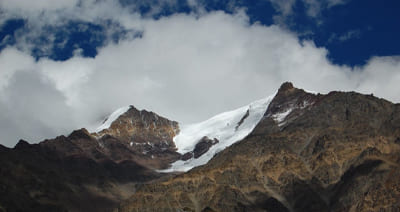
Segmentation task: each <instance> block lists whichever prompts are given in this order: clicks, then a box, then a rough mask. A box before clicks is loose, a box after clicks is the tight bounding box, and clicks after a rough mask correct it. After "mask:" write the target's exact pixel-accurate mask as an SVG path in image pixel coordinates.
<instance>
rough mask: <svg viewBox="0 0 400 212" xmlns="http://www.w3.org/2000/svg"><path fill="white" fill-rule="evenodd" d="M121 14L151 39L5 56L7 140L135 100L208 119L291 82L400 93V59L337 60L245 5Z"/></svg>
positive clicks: (2, 102) (2, 98)
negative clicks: (232, 9)
mask: <svg viewBox="0 0 400 212" xmlns="http://www.w3.org/2000/svg"><path fill="white" fill-rule="evenodd" d="M114 9H115V8H114ZM114 9H113V8H111V7H110V10H111V11H112V10H114ZM100 10H102V9H100ZM116 11H118V9H115V11H114V12H115V16H114V19H113V20H118V23H120V24H121V25H124V26H126V27H127V29H137V28H138V27H139V28H140V29H141V30H142V31H143V36H142V37H141V38H137V39H126V40H124V41H121V42H120V43H118V44H115V43H109V44H108V45H107V46H105V47H103V48H101V49H99V53H98V55H97V56H96V57H95V58H82V57H81V56H79V55H76V56H74V57H73V58H71V59H69V60H67V61H64V62H55V61H51V60H49V59H41V60H39V61H35V60H34V59H33V58H32V57H31V56H30V55H29V53H26V52H23V51H18V50H15V49H7V50H4V51H2V52H1V53H0V67H1V70H0V94H1V95H0V110H1V111H2V113H1V115H0V133H1V134H3V135H7V137H5V138H3V139H4V140H2V141H1V142H2V143H3V144H7V145H9V146H11V145H13V144H15V143H16V141H17V140H18V138H20V137H23V138H25V139H28V140H29V141H30V142H37V141H39V140H41V139H44V138H48V137H52V136H56V135H59V134H61V133H63V134H67V133H69V132H70V131H71V130H73V129H76V128H80V127H83V126H90V124H93V123H94V122H96V121H100V119H101V118H102V117H104V116H105V115H106V114H107V113H110V112H111V111H112V110H114V109H116V108H118V107H121V106H124V105H128V104H133V105H135V106H137V107H139V108H144V109H148V110H153V111H155V112H157V113H159V114H161V115H164V116H166V117H168V118H171V119H174V120H177V121H182V122H186V123H187V122H194V121H201V120H204V119H206V118H208V117H210V116H212V115H215V114H217V113H220V112H223V111H226V110H229V109H234V108H236V107H239V106H242V105H245V104H247V103H249V102H251V101H253V100H256V99H259V98H263V97H265V96H268V95H270V94H272V93H274V92H275V91H276V89H277V88H278V87H279V85H280V84H281V83H282V82H284V81H292V82H294V84H295V85H296V86H298V87H301V88H305V89H307V90H314V91H317V92H328V91H330V90H357V91H361V92H365V93H374V94H375V95H376V96H380V97H385V98H388V99H390V100H392V101H396V102H398V101H399V100H400V95H399V94H398V92H397V91H398V90H399V89H398V83H397V82H398V81H399V80H400V63H399V60H398V58H396V57H386V58H382V57H381V58H373V59H371V60H370V61H369V63H368V64H367V65H365V66H364V67H358V68H356V69H354V70H352V69H351V68H349V67H346V66H337V65H333V64H331V63H330V62H329V60H328V59H327V57H326V56H327V53H328V52H327V50H326V49H324V48H317V47H316V46H315V45H314V44H313V42H311V41H308V42H304V43H300V42H299V40H298V38H297V37H296V35H295V34H294V33H291V32H289V31H287V30H284V29H282V28H280V27H278V26H270V27H267V26H262V25H258V24H254V25H250V24H249V20H248V17H247V16H246V15H245V14H244V13H243V12H238V13H236V14H234V15H230V14H225V13H223V12H213V13H208V14H203V15H200V16H199V15H195V14H189V15H187V14H186V15H184V14H180V15H174V16H170V17H165V18H161V19H159V20H152V19H147V18H141V17H140V16H137V14H132V15H130V14H128V13H124V10H122V11H119V12H116ZM90 16H91V15H90ZM93 16H95V15H93ZM54 20H56V19H54Z"/></svg>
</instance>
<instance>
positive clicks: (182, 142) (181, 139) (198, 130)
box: [159, 95, 275, 172]
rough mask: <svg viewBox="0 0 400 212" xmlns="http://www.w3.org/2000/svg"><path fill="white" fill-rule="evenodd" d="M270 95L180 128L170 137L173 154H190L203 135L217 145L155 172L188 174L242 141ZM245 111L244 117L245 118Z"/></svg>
mask: <svg viewBox="0 0 400 212" xmlns="http://www.w3.org/2000/svg"><path fill="white" fill-rule="evenodd" d="M274 96H275V95H272V96H269V97H267V98H264V99H261V100H258V101H255V102H253V103H251V104H249V105H247V106H244V107H241V108H238V109H236V110H233V111H229V112H225V113H222V114H219V115H216V116H214V117H212V118H210V119H208V120H206V121H204V122H201V123H197V124H190V125H186V126H181V127H180V133H179V134H178V135H177V136H175V137H174V142H175V145H176V147H177V148H178V150H177V151H178V152H179V153H181V154H185V153H187V152H190V151H193V149H194V147H195V146H196V144H197V142H198V141H199V140H200V139H201V138H202V137H204V136H207V137H208V138H210V139H214V138H216V139H218V140H219V142H218V143H217V144H215V145H213V146H212V147H211V148H210V149H209V150H208V151H207V152H206V153H205V154H203V155H202V156H200V157H199V158H191V159H189V160H187V161H182V160H179V161H176V162H175V163H173V164H171V167H170V168H169V169H165V170H159V171H160V172H174V171H188V170H190V169H192V168H194V167H196V166H201V165H204V164H206V163H207V162H208V161H209V160H210V159H211V158H212V157H213V156H214V155H215V154H217V153H218V152H220V151H222V150H224V149H225V148H227V147H229V146H231V145H232V144H234V143H235V142H237V141H240V140H242V139H243V138H245V137H246V136H247V135H248V134H249V133H250V132H251V131H253V129H254V127H255V126H256V125H257V124H258V122H260V120H261V119H262V117H263V116H264V114H265V112H266V110H267V108H268V105H269V103H270V102H271V100H272V99H273V97H274ZM247 111H248V115H246V113H247ZM246 116H247V117H246ZM241 120H242V121H241ZM240 122H241V123H240ZM239 123H240V125H239Z"/></svg>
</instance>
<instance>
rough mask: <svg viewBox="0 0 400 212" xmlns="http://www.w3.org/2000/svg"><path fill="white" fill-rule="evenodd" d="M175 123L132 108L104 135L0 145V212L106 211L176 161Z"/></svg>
mask: <svg viewBox="0 0 400 212" xmlns="http://www.w3.org/2000/svg"><path fill="white" fill-rule="evenodd" d="M178 131H179V128H178V125H177V123H176V122H173V121H170V120H168V119H165V118H163V117H161V116H158V115H157V114H155V113H152V112H147V111H139V110H137V109H136V108H134V107H132V106H131V107H130V109H129V110H128V111H127V112H126V113H124V114H122V115H121V116H120V117H118V118H117V119H116V120H115V121H114V122H113V123H112V124H111V127H110V128H109V129H105V130H103V131H101V132H99V133H94V134H91V133H89V132H88V131H87V130H86V129H81V130H76V131H74V132H72V133H71V134H70V135H69V136H58V137H56V138H54V139H47V140H45V141H43V142H40V143H39V144H29V143H27V142H26V141H23V140H21V141H20V142H19V143H18V144H17V145H16V146H15V147H14V148H12V149H11V148H6V147H4V146H1V145H0V212H3V211H7V212H14V211H52V212H56V211H62V212H64V211H70V212H73V211H96V212H98V211H112V209H113V208H115V207H117V206H118V204H119V203H120V201H122V200H124V199H126V198H128V197H129V196H130V195H132V194H133V192H134V185H136V184H140V183H143V182H149V181H152V180H155V179H158V178H160V177H162V176H165V175H167V174H160V173H157V172H156V171H154V169H157V168H162V167H166V166H168V164H169V163H171V162H173V161H175V160H177V159H178V158H180V157H181V156H180V154H178V153H176V152H175V145H174V144H173V141H172V138H173V136H174V135H175V134H176V133H177V132H178Z"/></svg>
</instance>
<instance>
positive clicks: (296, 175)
mask: <svg viewBox="0 0 400 212" xmlns="http://www.w3.org/2000/svg"><path fill="white" fill-rule="evenodd" d="M399 165H400V105H398V104H392V103H390V102H388V101H386V100H383V99H378V98H376V97H373V96H371V95H362V94H358V93H354V92H348V93H344V92H331V93H329V94H327V95H321V94H311V93H307V92H305V91H303V90H301V89H297V88H294V87H293V85H292V84H290V83H285V84H284V85H282V87H281V88H280V90H279V91H278V93H277V95H276V96H275V98H274V99H273V100H272V102H271V103H270V105H269V107H268V109H267V111H266V113H265V115H264V117H263V119H262V120H261V121H260V123H259V124H258V125H257V126H256V128H255V129H254V130H253V132H252V133H251V134H250V135H249V136H247V137H246V138H245V139H243V140H242V141H240V142H238V143H236V144H234V145H232V146H231V147H229V148H227V149H225V150H224V151H222V152H220V153H219V154H217V155H216V156H215V157H214V158H213V159H212V160H211V161H210V162H209V163H207V164H206V165H204V166H202V167H197V168H194V169H193V170H191V171H189V172H187V173H184V174H180V175H177V176H175V177H173V178H170V179H166V180H164V181H161V182H157V183H151V184H144V185H140V186H138V187H137V190H136V192H135V194H134V195H133V196H132V197H131V198H129V200H128V201H125V202H124V203H123V204H121V205H120V207H119V208H118V211H120V212H125V211H398V210H400V205H399V202H400V169H399Z"/></svg>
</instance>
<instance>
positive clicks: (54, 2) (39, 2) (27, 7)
mask: <svg viewBox="0 0 400 212" xmlns="http://www.w3.org/2000/svg"><path fill="white" fill-rule="evenodd" d="M77 3H78V0H51V1H48V0H34V1H31V0H1V1H0V8H3V9H5V10H12V11H18V12H42V11H45V10H60V9H68V8H72V7H74V6H75V5H76V4H77Z"/></svg>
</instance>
